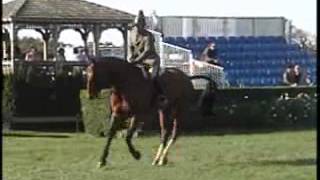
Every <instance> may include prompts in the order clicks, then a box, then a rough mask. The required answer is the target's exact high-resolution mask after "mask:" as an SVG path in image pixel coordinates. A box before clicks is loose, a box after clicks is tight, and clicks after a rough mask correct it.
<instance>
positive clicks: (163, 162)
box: [158, 158, 168, 166]
mask: <svg viewBox="0 0 320 180" xmlns="http://www.w3.org/2000/svg"><path fill="white" fill-rule="evenodd" d="M167 163H168V159H167V158H164V159H162V160H160V161H159V163H158V165H159V166H163V165H166V164H167Z"/></svg>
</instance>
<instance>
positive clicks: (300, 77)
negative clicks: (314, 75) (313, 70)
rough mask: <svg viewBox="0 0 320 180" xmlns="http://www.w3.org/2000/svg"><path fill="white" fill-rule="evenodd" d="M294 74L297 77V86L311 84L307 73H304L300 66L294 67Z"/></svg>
mask: <svg viewBox="0 0 320 180" xmlns="http://www.w3.org/2000/svg"><path fill="white" fill-rule="evenodd" d="M293 72H294V76H295V83H296V84H297V85H308V84H310V83H311V82H310V79H309V78H308V76H307V73H306V72H305V71H303V70H302V69H301V67H300V66H299V65H298V64H296V65H294V67H293Z"/></svg>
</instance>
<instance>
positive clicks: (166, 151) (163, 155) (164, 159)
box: [158, 139, 174, 166]
mask: <svg viewBox="0 0 320 180" xmlns="http://www.w3.org/2000/svg"><path fill="white" fill-rule="evenodd" d="M173 143H174V140H173V139H170V140H169V142H168V144H167V146H166V148H164V150H163V152H162V154H161V157H160V160H159V163H158V165H159V166H162V165H164V164H165V161H166V158H167V155H168V151H169V148H170V147H171V145H172V144H173Z"/></svg>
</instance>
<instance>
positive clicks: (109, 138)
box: [98, 113, 118, 168]
mask: <svg viewBox="0 0 320 180" xmlns="http://www.w3.org/2000/svg"><path fill="white" fill-rule="evenodd" d="M117 126H118V121H116V116H115V114H114V113H112V115H111V118H110V128H109V131H108V134H107V143H106V145H105V146H104V149H103V153H102V155H101V157H100V162H99V163H98V167H99V168H100V167H103V166H105V165H106V162H107V157H108V154H109V149H110V145H111V142H112V139H113V137H114V136H115V134H116V131H117Z"/></svg>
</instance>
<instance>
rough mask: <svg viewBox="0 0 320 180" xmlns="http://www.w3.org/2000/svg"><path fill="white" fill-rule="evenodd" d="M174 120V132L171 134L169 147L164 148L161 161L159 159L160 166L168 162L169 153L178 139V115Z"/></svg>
mask: <svg viewBox="0 0 320 180" xmlns="http://www.w3.org/2000/svg"><path fill="white" fill-rule="evenodd" d="M174 116H175V117H174V119H173V124H172V132H171V138H170V140H169V142H168V144H167V146H166V147H165V148H164V150H163V152H162V154H161V156H160V159H159V162H158V165H160V166H161V165H164V164H165V163H166V161H167V155H168V152H169V149H170V147H171V146H172V144H173V143H174V142H175V141H176V139H177V126H178V119H177V117H176V115H174Z"/></svg>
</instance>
